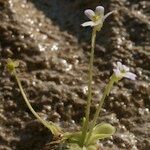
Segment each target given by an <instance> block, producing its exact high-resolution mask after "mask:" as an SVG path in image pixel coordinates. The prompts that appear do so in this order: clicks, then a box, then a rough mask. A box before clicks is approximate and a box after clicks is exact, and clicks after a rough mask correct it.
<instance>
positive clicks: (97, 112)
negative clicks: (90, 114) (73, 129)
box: [86, 74, 116, 142]
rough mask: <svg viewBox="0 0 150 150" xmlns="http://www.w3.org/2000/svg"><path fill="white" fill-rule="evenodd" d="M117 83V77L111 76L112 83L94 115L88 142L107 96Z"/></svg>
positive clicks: (110, 82) (107, 87)
mask: <svg viewBox="0 0 150 150" xmlns="http://www.w3.org/2000/svg"><path fill="white" fill-rule="evenodd" d="M115 81H116V77H115V75H114V74H113V75H112V76H111V78H110V81H109V83H108V85H107V86H106V88H105V90H104V93H103V96H102V98H101V100H100V102H99V105H98V107H97V109H96V113H95V115H94V119H93V121H92V124H91V127H90V129H89V134H88V136H87V139H86V142H88V140H89V138H90V137H91V134H92V131H93V128H94V127H95V124H96V121H97V119H98V116H99V114H100V111H101V109H102V106H103V104H104V100H105V98H106V96H108V95H109V93H110V90H111V89H112V87H113V84H114V82H115Z"/></svg>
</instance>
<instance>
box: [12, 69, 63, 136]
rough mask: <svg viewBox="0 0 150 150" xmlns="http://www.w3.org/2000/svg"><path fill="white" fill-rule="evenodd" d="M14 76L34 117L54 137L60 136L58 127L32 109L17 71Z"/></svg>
mask: <svg viewBox="0 0 150 150" xmlns="http://www.w3.org/2000/svg"><path fill="white" fill-rule="evenodd" d="M14 76H15V78H16V81H17V84H18V86H19V89H20V91H21V94H22V96H23V98H24V100H25V103H26V104H27V106H28V108H29V109H30V111H31V112H32V113H33V115H34V116H35V117H36V118H37V119H38V120H39V121H40V122H41V123H42V124H43V125H44V126H45V127H46V128H48V129H49V130H50V131H51V132H52V134H54V135H60V130H59V128H57V127H56V125H54V124H53V123H52V122H47V121H45V120H43V119H42V118H41V117H40V116H39V115H38V114H37V113H36V112H35V111H34V109H33V107H32V106H31V104H30V103H29V100H28V98H27V96H26V94H25V92H24V90H23V88H22V85H21V82H20V80H19V78H18V76H17V73H16V72H15V71H14Z"/></svg>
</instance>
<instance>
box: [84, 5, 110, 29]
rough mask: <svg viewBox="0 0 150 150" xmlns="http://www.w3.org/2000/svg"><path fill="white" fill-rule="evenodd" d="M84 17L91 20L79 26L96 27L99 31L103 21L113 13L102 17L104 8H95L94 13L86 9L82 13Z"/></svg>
mask: <svg viewBox="0 0 150 150" xmlns="http://www.w3.org/2000/svg"><path fill="white" fill-rule="evenodd" d="M84 13H85V15H86V16H87V17H88V18H89V19H90V20H91V21H87V22H85V23H83V24H81V25H82V26H83V27H86V26H91V27H93V26H96V29H97V31H99V30H100V29H101V28H102V26H103V22H104V21H105V19H106V18H107V17H108V16H109V15H111V14H112V13H113V12H109V13H107V14H106V15H104V7H102V6H97V7H96V9H95V11H93V10H91V9H87V10H85V11H84Z"/></svg>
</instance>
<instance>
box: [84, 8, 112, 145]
mask: <svg viewBox="0 0 150 150" xmlns="http://www.w3.org/2000/svg"><path fill="white" fill-rule="evenodd" d="M84 13H85V15H86V16H87V17H88V18H89V19H90V20H91V21H88V22H85V23H83V24H82V26H83V27H86V26H91V27H93V31H92V40H91V55H90V64H89V79H88V81H89V83H88V99H87V106H86V111H85V122H84V123H83V127H82V138H81V144H84V142H85V139H86V135H87V131H88V128H89V115H90V107H91V100H92V76H93V73H92V72H93V60H94V48H95V40H96V32H97V31H100V30H101V28H102V26H103V22H104V21H105V19H106V18H107V17H108V16H109V15H111V14H112V13H113V12H109V13H107V14H106V15H105V16H104V7H102V6H97V7H96V9H95V12H94V11H93V10H91V9H87V10H85V11H84Z"/></svg>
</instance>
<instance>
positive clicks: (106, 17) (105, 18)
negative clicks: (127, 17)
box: [103, 11, 114, 20]
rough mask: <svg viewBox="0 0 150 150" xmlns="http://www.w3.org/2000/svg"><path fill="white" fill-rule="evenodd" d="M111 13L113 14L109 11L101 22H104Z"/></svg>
mask: <svg viewBox="0 0 150 150" xmlns="http://www.w3.org/2000/svg"><path fill="white" fill-rule="evenodd" d="M112 13H114V11H111V12H109V13H107V14H106V15H105V16H104V18H103V20H105V19H106V18H107V17H108V16H110V15H111V14H112Z"/></svg>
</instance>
